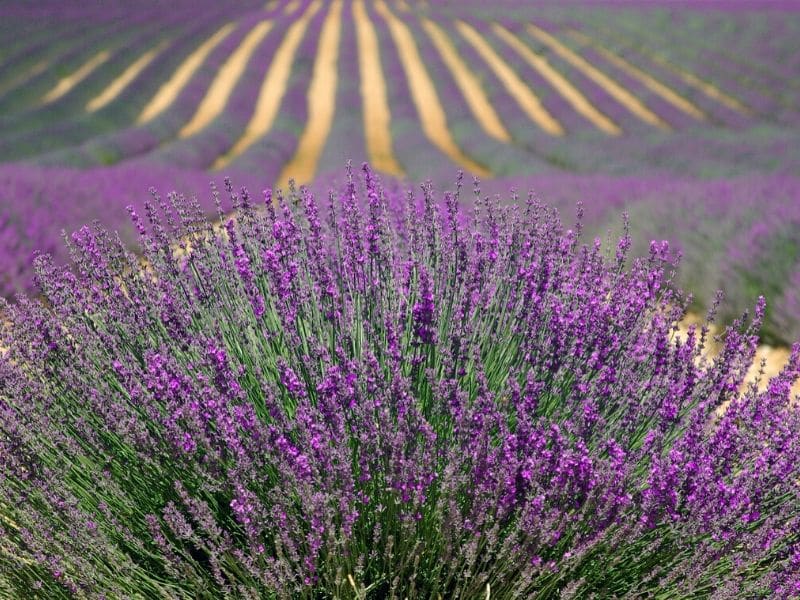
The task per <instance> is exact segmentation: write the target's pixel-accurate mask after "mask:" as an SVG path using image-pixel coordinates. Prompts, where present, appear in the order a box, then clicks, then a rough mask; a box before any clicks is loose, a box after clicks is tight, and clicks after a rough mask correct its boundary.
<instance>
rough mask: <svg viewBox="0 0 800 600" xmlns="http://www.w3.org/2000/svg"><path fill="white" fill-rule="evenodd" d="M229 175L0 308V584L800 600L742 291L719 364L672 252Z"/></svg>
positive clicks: (83, 247) (788, 426)
mask: <svg viewBox="0 0 800 600" xmlns="http://www.w3.org/2000/svg"><path fill="white" fill-rule="evenodd" d="M224 191H225V194H226V195H227V196H229V200H228V201H226V203H227V202H229V203H230V205H231V206H232V208H233V209H234V212H233V218H232V219H231V220H230V221H226V222H224V223H223V224H222V225H219V226H214V225H212V224H210V223H209V222H208V221H207V220H206V219H205V218H204V217H203V212H202V210H201V208H200V206H199V205H198V204H197V203H196V202H195V201H190V200H184V199H182V198H180V197H178V196H176V195H170V196H168V197H167V198H165V199H161V198H159V197H158V196H154V198H153V200H152V201H150V202H148V203H147V204H146V206H145V209H144V212H143V213H142V214H141V215H140V214H139V213H138V212H137V211H136V210H132V213H133V217H134V223H135V226H136V228H137V229H138V231H139V232H140V235H141V245H142V249H143V253H144V257H143V259H142V260H140V259H138V258H136V257H134V256H132V255H131V254H130V253H129V252H128V251H126V250H125V248H124V246H123V245H122V244H121V243H120V242H119V241H118V240H117V239H115V237H114V236H113V235H111V234H109V233H107V232H105V231H103V230H101V229H98V228H84V229H82V230H80V231H79V232H78V233H77V234H75V235H74V236H72V237H71V238H70V242H69V247H70V253H71V256H72V259H73V262H72V265H71V268H70V269H64V268H61V267H58V266H56V265H54V264H53V262H52V261H51V260H50V259H48V258H47V257H45V256H42V257H40V258H39V259H38V260H37V265H36V268H37V279H38V282H39V284H40V285H41V288H42V292H43V295H44V298H45V302H38V301H32V300H27V299H24V298H22V299H20V301H19V302H18V303H17V304H15V305H10V304H5V305H3V306H2V310H3V313H4V319H3V325H2V327H3V329H2V337H0V348H2V350H0V465H2V468H1V469H0V473H1V474H2V485H0V549H2V552H0V590H2V589H3V587H5V588H7V589H10V590H11V592H12V595H13V594H14V593H16V594H17V595H19V594H23V595H24V594H27V593H29V591H30V590H39V591H38V592H37V593H38V594H40V595H41V596H42V597H47V598H60V597H65V598H66V597H105V598H111V597H119V596H135V595H142V596H145V597H171V598H189V597H199V598H220V597H230V598H240V597H275V598H318V597H337V598H389V597H397V598H439V597H441V598H464V599H466V598H476V597H481V598H483V597H487V596H489V595H491V597H497V598H515V597H519V598H527V597H542V598H558V597H577V598H580V597H589V596H592V595H600V596H614V597H617V596H620V597H621V596H625V595H633V594H648V593H655V592H656V591H658V593H659V595H661V596H664V597H669V598H684V597H720V598H722V597H731V596H735V597H782V598H784V597H785V598H788V597H796V596H800V538H799V537H798V534H797V532H798V531H799V530H800V508H799V507H800V502H798V501H800V497H798V496H799V495H800V487H798V485H797V482H798V480H799V479H800V467H798V465H800V442H798V440H800V415H798V412H797V410H796V408H795V407H794V406H793V404H792V399H791V397H790V388H791V385H792V383H793V381H794V380H795V379H796V378H797V376H798V374H800V345H797V346H795V347H794V349H793V353H792V357H791V359H790V361H789V363H788V365H787V366H786V368H785V369H784V371H783V372H782V373H781V374H780V375H779V376H777V377H776V378H774V379H773V380H771V381H770V382H769V385H768V386H767V388H766V389H765V390H764V391H758V388H757V387H756V386H752V387H750V388H748V389H747V390H745V391H744V392H740V388H741V384H742V381H743V379H744V376H745V373H746V371H747V369H748V367H749V365H750V363H751V361H752V359H753V355H754V352H755V348H756V345H757V342H758V338H757V335H756V333H757V329H758V327H759V324H760V323H761V321H762V320H763V318H764V303H763V302H759V304H758V305H757V306H756V309H755V312H754V317H753V319H752V321H751V322H749V323H748V322H747V319H746V318H742V319H740V320H738V321H737V322H736V323H734V325H733V326H732V327H730V328H729V329H728V331H727V333H726V337H725V345H724V349H723V351H722V353H721V354H720V356H719V358H718V359H716V360H715V361H714V362H709V361H707V360H706V359H704V358H703V349H704V347H705V345H706V342H707V337H708V335H709V334H708V329H707V328H706V327H698V328H691V329H690V330H689V332H688V334H687V335H685V336H681V337H678V336H676V335H675V331H676V327H675V322H676V321H677V320H678V319H679V318H680V317H681V315H682V312H683V309H684V308H685V305H686V303H687V300H686V298H684V297H683V296H682V295H681V294H680V293H678V292H675V291H673V285H672V283H673V276H674V265H673V263H672V261H671V258H670V256H671V250H670V248H669V246H668V245H667V244H666V243H661V242H653V243H652V244H651V245H650V251H649V254H648V255H647V256H646V257H643V258H640V259H631V258H630V257H629V251H630V248H631V244H632V240H631V237H630V235H629V234H628V233H627V232H626V233H624V234H623V236H622V237H621V238H620V241H619V243H618V244H617V246H616V248H612V249H611V251H610V252H608V251H606V250H605V249H604V247H603V246H602V245H601V243H600V241H599V240H596V241H593V242H591V243H589V244H586V245H584V244H582V243H581V223H580V215H579V220H578V223H577V225H576V226H573V227H572V228H565V227H563V226H562V224H561V222H560V220H559V217H558V214H557V213H556V212H555V211H554V210H553V209H551V208H548V207H546V206H544V205H543V204H541V203H540V202H538V201H536V200H534V199H532V198H529V199H528V200H527V201H521V200H520V199H518V198H516V197H514V198H512V199H511V200H512V201H511V202H510V203H509V206H507V207H505V206H501V205H500V203H499V201H498V200H491V199H489V198H488V197H484V196H482V194H481V192H480V190H479V189H478V186H477V183H476V186H475V199H474V202H473V204H474V206H473V207H472V208H471V209H469V210H465V209H464V205H463V199H462V198H461V196H462V195H463V191H462V184H461V180H460V178H459V180H458V181H457V185H456V187H455V189H454V190H453V191H451V192H446V193H445V194H444V196H443V198H442V200H441V202H439V201H438V200H437V199H436V197H435V194H434V192H433V190H432V188H431V186H429V185H424V186H422V188H421V193H418V194H415V193H414V192H413V191H409V192H408V193H407V194H403V193H394V192H390V191H387V190H386V189H384V188H382V187H381V185H380V182H379V180H378V179H377V177H375V176H374V175H373V174H372V173H371V172H370V171H369V169H368V168H367V167H366V166H364V176H363V177H358V176H357V175H355V174H353V173H351V172H349V171H348V174H347V183H346V185H345V186H344V187H343V188H342V190H341V191H339V192H331V194H330V195H329V199H328V201H327V202H325V203H323V206H319V205H318V204H317V200H316V198H315V197H314V195H313V194H312V193H311V192H310V191H309V190H308V189H306V188H301V189H300V190H295V189H294V188H290V190H289V192H288V194H286V195H283V194H282V193H277V194H275V195H274V196H273V194H272V193H271V192H267V193H266V194H265V200H264V202H263V204H262V203H260V202H256V201H254V200H253V199H252V198H251V196H250V195H249V194H248V193H247V191H246V190H244V189H243V190H241V191H238V192H237V191H235V190H234V189H233V188H232V186H230V185H229V184H227V185H226V187H225V190H224ZM220 195H221V194H218V193H216V192H215V197H216V201H217V202H218V203H219V204H221V203H222V200H220V199H219V196H220ZM710 316H713V313H712V315H710ZM723 408H724V410H722V409H723Z"/></svg>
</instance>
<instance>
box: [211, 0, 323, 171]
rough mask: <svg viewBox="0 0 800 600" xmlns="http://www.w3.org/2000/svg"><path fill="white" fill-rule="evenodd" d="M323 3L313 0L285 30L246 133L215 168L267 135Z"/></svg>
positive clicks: (218, 167) (221, 158)
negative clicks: (300, 51)
mask: <svg viewBox="0 0 800 600" xmlns="http://www.w3.org/2000/svg"><path fill="white" fill-rule="evenodd" d="M321 7H322V2H321V0H314V1H313V2H312V3H311V4H310V5H309V6H308V7H307V8H306V10H305V12H304V13H303V14H302V15H301V16H300V17H299V18H298V19H297V20H296V21H294V23H292V25H291V26H290V27H289V28H288V29H287V30H286V35H285V36H284V38H283V41H282V43H281V45H280V47H279V48H278V50H277V51H276V53H275V56H274V57H273V58H272V62H271V64H270V66H269V70H268V71H267V74H266V76H265V78H264V81H263V83H262V85H261V90H260V92H259V95H258V99H257V100H256V104H255V107H254V109H253V114H252V116H251V117H250V121H249V122H248V124H247V126H246V127H245V130H244V133H243V134H242V135H241V137H239V139H238V140H236V142H235V143H234V144H233V145H232V146H231V148H230V149H229V150H227V151H226V152H225V153H223V154H222V155H220V156H219V158H217V160H216V161H214V164H213V165H212V167H211V168H212V169H213V170H219V169H223V168H225V167H226V166H227V165H229V164H230V163H231V162H232V161H234V160H235V159H237V158H238V157H239V156H241V155H242V154H244V152H246V151H247V149H248V148H250V147H251V146H252V145H253V144H254V143H255V142H256V141H258V140H259V139H260V138H262V137H263V136H265V135H266V134H267V133H268V132H269V131H270V129H271V128H272V125H273V123H274V121H275V117H276V116H277V114H278V111H279V110H280V107H281V102H282V101H283V98H284V95H285V94H286V89H287V85H288V83H289V77H290V75H291V73H292V64H293V63H294V60H295V55H296V53H297V49H298V48H299V47H300V44H301V42H302V41H303V38H304V36H305V34H306V30H307V29H308V26H309V23H310V22H311V20H312V19H313V18H314V16H315V15H316V14H317V12H318V11H319V10H320V8H321Z"/></svg>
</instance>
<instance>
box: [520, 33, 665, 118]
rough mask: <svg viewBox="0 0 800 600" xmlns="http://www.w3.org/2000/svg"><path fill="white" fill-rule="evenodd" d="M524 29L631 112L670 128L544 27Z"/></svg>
mask: <svg viewBox="0 0 800 600" xmlns="http://www.w3.org/2000/svg"><path fill="white" fill-rule="evenodd" d="M526 29H527V31H528V33H530V35H531V36H533V37H534V38H536V39H537V40H539V41H540V42H541V43H543V44H545V45H546V46H547V47H548V48H550V49H551V50H552V51H553V52H555V53H556V54H558V55H559V56H560V57H561V58H562V59H564V60H565V61H566V62H568V63H570V64H571V65H572V66H574V67H575V68H576V69H578V70H579V71H581V72H582V73H583V74H584V75H586V77H588V78H589V79H591V80H592V81H594V82H595V83H596V84H597V85H598V86H600V87H601V88H602V89H603V90H604V91H606V92H607V93H608V94H609V95H610V96H612V97H613V98H614V99H615V100H616V101H617V102H619V103H620V104H621V105H622V106H624V107H625V108H626V109H627V110H628V111H629V112H630V113H631V114H633V115H635V116H636V117H638V118H639V119H641V120H642V121H644V122H645V123H648V124H650V125H653V126H655V127H658V128H660V129H665V130H669V129H670V126H669V125H668V124H667V123H666V122H665V121H664V120H663V119H661V118H660V117H659V116H658V115H657V114H655V113H654V112H653V111H652V110H650V109H649V108H648V107H647V106H645V105H644V103H642V102H641V101H640V100H639V99H638V98H637V97H636V96H634V95H633V94H632V93H631V92H630V91H628V90H627V89H625V88H624V87H622V86H621V85H620V84H619V83H617V82H616V81H614V80H613V79H612V78H611V77H609V76H608V75H606V74H605V73H603V72H602V71H601V70H600V69H598V68H597V67H595V66H594V65H592V64H591V63H589V62H588V61H587V60H586V59H584V58H583V57H581V56H580V55H579V54H577V53H576V52H574V51H573V50H572V49H570V48H569V47H568V46H566V45H564V44H563V43H562V42H560V41H559V40H558V39H557V38H556V37H555V36H553V35H552V34H550V33H548V32H547V31H545V30H544V29H542V28H540V27H537V26H536V25H534V24H533V23H528V24H527V26H526Z"/></svg>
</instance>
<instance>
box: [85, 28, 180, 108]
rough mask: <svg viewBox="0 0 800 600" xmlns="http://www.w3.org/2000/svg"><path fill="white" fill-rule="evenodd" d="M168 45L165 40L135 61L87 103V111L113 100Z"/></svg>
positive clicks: (101, 106)
mask: <svg viewBox="0 0 800 600" xmlns="http://www.w3.org/2000/svg"><path fill="white" fill-rule="evenodd" d="M168 45H169V42H167V41H163V42H161V43H160V44H159V45H158V46H156V47H155V48H153V49H152V50H148V51H147V52H145V53H144V54H142V55H141V56H140V57H139V58H137V59H136V60H135V61H133V62H132V63H131V64H130V65H129V66H128V68H127V69H125V70H124V71H123V72H122V73H121V74H120V76H119V77H117V78H116V79H115V80H114V81H112V82H111V83H110V84H109V85H108V87H107V88H106V89H105V90H103V91H102V92H101V93H100V94H98V95H97V96H95V97H94V98H92V99H91V100H89V102H87V103H86V111H87V112H96V111H98V110H100V109H101V108H103V107H104V106H106V105H108V104H110V103H111V102H113V101H114V100H115V99H116V98H117V96H119V95H120V94H121V93H122V92H123V91H125V88H127V87H128V86H129V85H130V84H131V83H132V82H133V80H134V79H136V78H137V77H138V76H139V74H140V73H141V72H142V71H144V70H145V69H146V68H147V66H148V65H149V64H150V63H151V62H153V60H154V59H155V58H156V56H158V55H159V54H160V53H161V52H162V51H163V50H164V48H166V47H167V46H168Z"/></svg>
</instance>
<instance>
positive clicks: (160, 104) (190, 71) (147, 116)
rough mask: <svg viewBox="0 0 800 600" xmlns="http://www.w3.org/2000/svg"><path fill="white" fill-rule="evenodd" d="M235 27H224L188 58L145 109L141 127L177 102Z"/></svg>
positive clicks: (229, 24)
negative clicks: (184, 89)
mask: <svg viewBox="0 0 800 600" xmlns="http://www.w3.org/2000/svg"><path fill="white" fill-rule="evenodd" d="M234 26H235V23H228V24H227V25H224V26H223V27H222V28H221V29H219V30H218V31H217V32H216V33H215V34H214V35H212V36H211V37H210V38H208V39H207V40H206V41H205V42H203V43H202V44H200V46H198V47H197V49H196V50H195V51H194V52H192V53H191V54H190V55H189V56H187V57H186V59H185V60H184V61H183V62H182V63H181V64H180V66H179V67H178V68H177V69H176V70H175V72H174V73H173V74H172V77H170V78H169V80H168V81H167V82H166V83H164V85H162V86H161V87H160V88H159V90H158V91H157V92H156V95H155V96H153V98H152V100H150V102H148V103H147V106H145V107H144V109H143V110H142V113H141V114H140V115H139V118H138V119H137V120H136V122H137V123H138V124H139V125H141V124H143V123H148V122H149V121H152V120H153V119H155V118H156V117H157V116H158V115H160V114H161V113H162V112H164V111H165V110H167V109H168V108H169V107H170V106H171V105H172V103H173V102H175V99H176V98H177V97H178V95H179V94H180V93H181V91H182V90H183V88H184V87H186V84H187V83H189V81H190V80H191V78H192V76H193V75H194V74H195V72H196V71H197V70H198V69H199V68H200V67H201V66H202V64H203V63H204V62H205V60H206V58H208V55H209V54H211V52H212V50H214V48H216V47H217V46H218V45H219V44H220V42H222V40H224V39H225V38H226V37H228V35H230V33H231V32H232V31H233V28H234Z"/></svg>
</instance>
